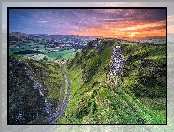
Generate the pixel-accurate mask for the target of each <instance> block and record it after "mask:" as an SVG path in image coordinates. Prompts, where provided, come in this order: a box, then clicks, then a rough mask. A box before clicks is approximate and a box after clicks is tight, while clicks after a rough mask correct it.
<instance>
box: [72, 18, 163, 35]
mask: <svg viewBox="0 0 174 132" xmlns="http://www.w3.org/2000/svg"><path fill="white" fill-rule="evenodd" d="M75 34H78V35H82V36H104V37H143V36H144V37H145V36H165V35H166V20H163V21H138V20H137V21H136V20H131V21H119V22H117V21H116V22H105V23H101V24H100V25H94V26H90V27H84V28H82V29H80V31H78V32H76V33H75Z"/></svg>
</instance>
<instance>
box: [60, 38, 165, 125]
mask: <svg viewBox="0 0 174 132" xmlns="http://www.w3.org/2000/svg"><path fill="white" fill-rule="evenodd" d="M120 44H121V51H122V53H123V55H124V57H125V60H126V62H125V66H124V70H123V73H124V74H123V76H120V78H121V80H122V81H121V84H119V85H111V84H112V83H111V82H109V81H108V80H107V79H106V77H105V76H106V75H105V74H106V71H107V70H108V68H109V67H108V64H109V61H110V57H111V53H112V50H113V47H114V46H116V45H118V42H117V41H114V40H102V44H101V45H100V46H99V47H98V48H93V47H92V46H91V45H92V43H89V45H88V47H87V49H86V50H83V51H82V52H80V53H78V54H76V56H75V58H74V59H73V60H71V61H69V63H68V65H67V68H68V70H67V72H68V75H69V77H70V80H71V94H70V101H69V103H68V106H67V109H66V111H65V114H64V115H63V116H62V118H61V119H60V120H59V121H58V122H57V123H59V124H61V123H63V124H67V123H69V124H76V123H77V124H78V123H80V124H163V123H164V124H165V123H166V117H165V116H166V109H165V106H166V104H165V103H166V102H165V99H166V47H165V46H159V47H158V46H148V45H147V46H146V45H140V44H135V43H134V44H132V43H130V42H126V41H122V42H120Z"/></svg>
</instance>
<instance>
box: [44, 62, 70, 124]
mask: <svg viewBox="0 0 174 132" xmlns="http://www.w3.org/2000/svg"><path fill="white" fill-rule="evenodd" d="M63 70H64V71H63V73H64V76H65V78H66V79H65V80H67V82H68V86H67V87H68V88H67V93H66V94H65V95H66V96H65V98H64V99H65V100H64V102H63V99H61V102H63V103H62V104H61V105H59V106H58V111H57V113H55V114H53V115H52V116H51V117H49V118H48V119H47V120H46V121H45V122H44V124H53V123H54V122H55V121H57V120H58V119H59V118H60V117H61V115H62V114H63V113H64V111H65V109H66V106H67V104H68V101H69V95H70V86H71V83H70V79H69V77H68V75H67V73H66V70H65V68H64V65H63ZM65 86H66V85H65ZM61 102H60V103H61Z"/></svg>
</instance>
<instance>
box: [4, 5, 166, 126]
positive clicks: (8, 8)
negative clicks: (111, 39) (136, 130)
mask: <svg viewBox="0 0 174 132" xmlns="http://www.w3.org/2000/svg"><path fill="white" fill-rule="evenodd" d="M10 9H166V124H9V122H8V119H9V109H8V108H9V103H8V102H9V96H8V90H9V87H8V86H9V79H8V78H9V77H8V75H9V61H8V60H9V10H10ZM167 107H168V105H167V7H7V125H29V126H30V125H167Z"/></svg>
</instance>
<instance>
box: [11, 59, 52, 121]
mask: <svg viewBox="0 0 174 132" xmlns="http://www.w3.org/2000/svg"><path fill="white" fill-rule="evenodd" d="M8 79H9V87H8V89H9V113H8V114H9V124H26V123H28V122H30V121H33V120H35V119H36V118H38V117H39V116H49V115H51V111H50V108H49V104H48V103H47V100H46V99H45V97H44V94H43V93H42V91H41V89H43V88H42V85H41V84H40V83H38V82H37V81H35V80H34V77H33V75H32V74H31V72H30V70H29V66H28V64H27V63H24V62H23V61H21V60H17V59H14V58H12V57H10V58H9V77H8Z"/></svg>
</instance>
